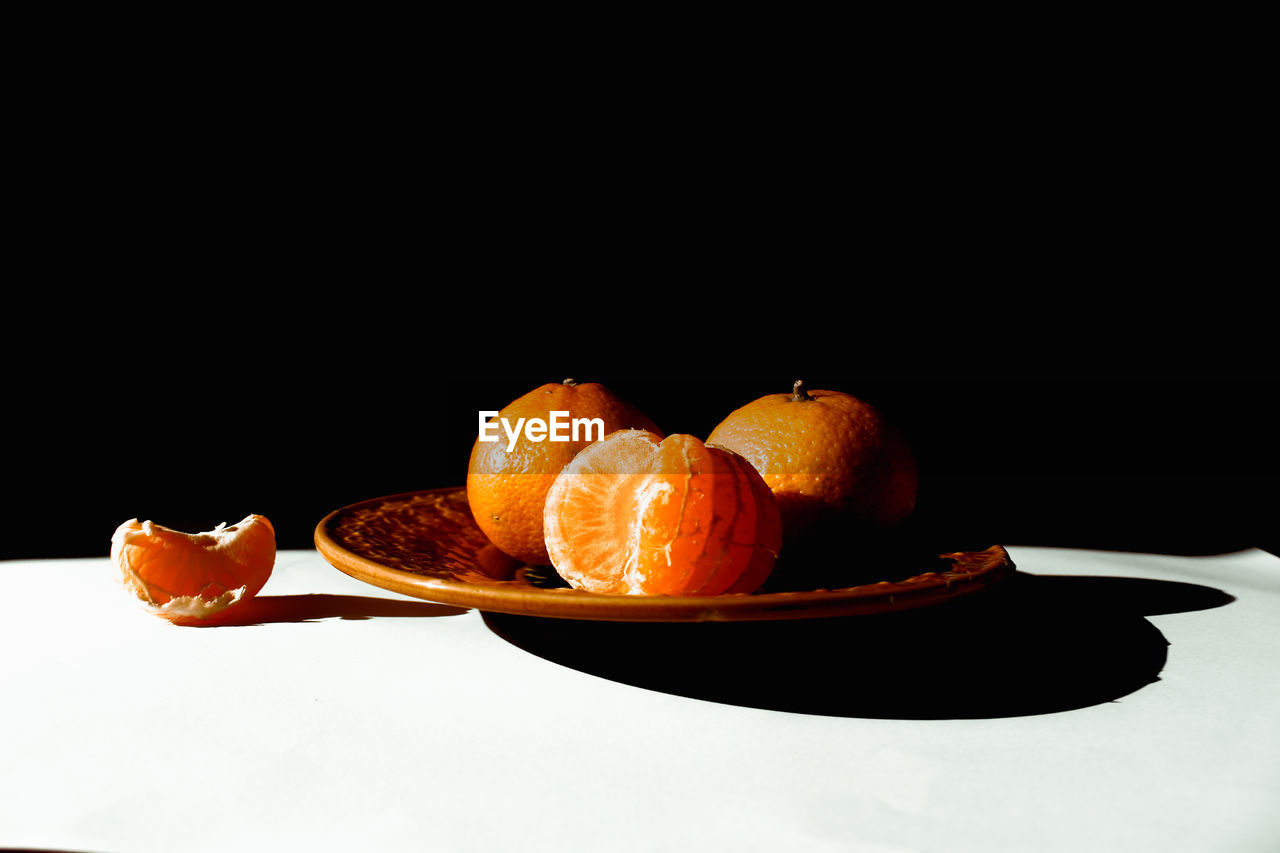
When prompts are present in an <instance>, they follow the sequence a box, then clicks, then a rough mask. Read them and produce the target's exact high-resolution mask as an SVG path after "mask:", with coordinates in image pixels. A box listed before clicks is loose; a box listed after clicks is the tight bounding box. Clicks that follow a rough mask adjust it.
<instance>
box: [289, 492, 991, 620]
mask: <svg viewBox="0 0 1280 853" xmlns="http://www.w3.org/2000/svg"><path fill="white" fill-rule="evenodd" d="M465 491H466V487H465V486H446V487H442V488H436V489H419V490H414V491H407V492H397V493H393V494H388V495H380V496H377V497H372V498H365V499H363V500H359V501H355V502H353V503H350V504H347V505H346V506H342V507H339V508H337V509H335V510H332V511H331V512H329V513H327V514H326V515H325V516H324V517H323V518H322V519H321V520H320V521H319V522H318V523H317V524H316V527H315V531H314V534H313V541H314V543H315V547H316V550H317V551H318V552H319V553H320V555H321V556H322V557H323V558H324V559H325V561H326V562H328V563H329V564H330V565H331V566H333V567H334V568H335V569H337V570H338V571H340V572H342V573H344V574H346V575H348V576H350V577H352V578H354V579H356V580H359V581H362V582H364V583H368V584H370V585H372V586H376V587H378V588H380V589H386V590H389V591H391V592H397V593H400V594H402V595H407V596H409V597H411V598H418V599H422V600H425V601H431V602H435V603H437V604H446V605H452V606H456V607H464V608H469V609H475V610H480V611H483V612H494V613H507V614H514V615H527V616H546V617H555V618H565V619H586V620H598V621H616V622H717V621H765V620H778V619H810V618H820V617H827V616H850V615H871V614H876V613H888V612H897V611H901V610H909V609H915V608H919V607H926V606H930V605H934V604H940V603H942V602H945V601H951V600H953V599H956V598H961V597H965V596H968V595H972V594H974V593H978V592H982V591H984V590H986V589H988V588H989V587H991V586H994V585H996V584H998V583H1000V582H1001V581H1003V580H1005V579H1006V578H1007V577H1009V576H1010V575H1012V574H1013V573H1014V572H1015V571H1016V566H1015V565H1014V562H1013V560H1012V558H1011V557H1010V556H1009V552H1008V550H1007V549H1006V548H1005V547H1004V546H1003V545H992V546H990V547H988V548H986V549H983V550H981V551H952V552H945V553H943V554H940V555H939V556H941V557H944V558H945V557H950V556H966V557H970V558H975V559H976V558H979V557H982V558H985V559H986V564H985V565H984V566H982V567H981V568H979V569H978V570H976V571H973V572H970V573H967V574H965V575H964V576H962V577H960V578H953V579H946V578H944V577H943V576H942V575H940V574H939V573H937V572H924V573H921V574H920V575H916V576H913V578H910V579H904V580H902V581H879V582H876V583H871V584H861V585H857V586H851V587H843V588H835V589H825V588H818V589H813V590H797V591H783V592H766V593H749V594H742V593H735V594H727V595H696V596H673V595H657V596H634V595H622V594H607V593H593V592H586V591H585V590H577V589H563V588H557V589H543V588H538V587H532V586H528V587H521V586H515V585H510V586H506V585H501V584H493V585H489V584H477V583H470V582H467V581H464V580H448V579H445V578H440V577H434V576H431V575H422V574H417V573H414V572H409V571H405V570H403V569H397V568H394V567H392V566H388V565H385V564H383V563H380V562H378V561H376V560H374V559H371V558H369V557H366V556H364V555H361V554H358V553H356V552H355V551H352V550H350V549H348V548H347V547H345V546H344V545H343V544H341V543H340V542H338V541H337V540H336V539H335V538H334V537H333V536H332V535H331V534H330V532H329V528H330V526H331V524H332V523H333V522H334V521H335V520H336V519H337V518H339V517H340V516H341V515H342V514H344V513H348V512H351V511H353V510H355V509H358V508H361V507H365V506H369V505H374V504H381V503H387V502H390V501H395V500H405V499H410V498H413V497H417V496H424V495H431V494H447V493H455V492H463V493H464V494H465ZM930 575H932V576H934V578H935V579H929V580H915V578H927V577H928V576H930ZM908 582H909V583H908ZM886 586H889V587H893V588H894V589H893V591H888V590H886V589H884V587H886Z"/></svg>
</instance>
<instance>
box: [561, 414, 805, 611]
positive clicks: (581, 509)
mask: <svg viewBox="0 0 1280 853" xmlns="http://www.w3.org/2000/svg"><path fill="white" fill-rule="evenodd" d="M543 519H544V527H545V530H546V545H547V553H548V555H549V556H550V558H551V564H552V565H553V566H554V567H555V569H556V571H557V572H558V573H559V574H560V576H561V577H563V578H564V579H565V580H566V581H568V582H569V585H570V586H573V587H575V588H577V589H581V590H585V591H587V592H599V593H615V594H623V595H719V594H721V593H739V592H741V593H747V592H754V591H755V590H756V589H758V588H759V587H760V585H761V584H763V583H764V581H765V580H766V579H767V578H768V576H769V574H770V572H771V571H772V569H773V565H774V561H775V560H776V559H777V556H778V550H779V548H780V547H781V545H782V525H781V520H780V517H779V514H778V508H777V506H776V504H775V502H774V498H773V495H772V494H771V493H770V491H769V488H768V486H766V485H765V482H764V480H763V479H762V478H761V477H760V475H759V474H758V473H757V472H756V470H755V469H754V468H753V467H752V466H751V464H750V463H749V462H748V461H747V460H746V459H744V458H743V457H741V456H739V455H738V454H736V453H733V452H730V451H727V450H723V449H721V448H716V447H709V446H708V445H706V444H703V443H702V442H701V441H699V440H698V439H697V438H695V437H693V436H691V435H679V434H678V435H672V436H668V437H667V438H665V439H663V438H661V437H659V436H657V435H654V434H653V433H651V432H647V431H645V430H619V431H618V432H615V433H613V434H611V435H608V436H606V437H605V438H604V439H603V440H601V441H597V442H595V443H594V444H591V445H589V446H588V447H586V448H585V449H583V450H582V451H580V452H579V453H578V455H577V456H575V457H574V458H573V460H572V461H571V462H569V464H568V465H566V466H565V467H564V469H563V470H561V471H560V473H559V475H558V476H556V478H555V481H554V482H553V483H552V485H551V488H550V490H549V491H548V493H547V499H546V505H545V507H544V512H543Z"/></svg>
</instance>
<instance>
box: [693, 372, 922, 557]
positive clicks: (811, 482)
mask: <svg viewBox="0 0 1280 853" xmlns="http://www.w3.org/2000/svg"><path fill="white" fill-rule="evenodd" d="M707 443H708V444H714V445H716V446H718V447H724V448H727V449H729V450H733V451H735V452H737V453H739V454H741V455H742V456H744V457H746V459H747V460H749V461H750V462H751V464H752V465H753V466H754V467H755V469H756V470H757V471H759V472H760V475H761V476H762V477H763V478H764V481H765V482H766V483H767V484H768V485H769V489H770V490H771V491H772V492H773V495H774V497H775V498H776V499H777V502H778V509H779V511H780V512H781V514H782V524H783V530H784V532H785V533H787V534H788V535H790V534H793V533H798V532H803V531H806V530H809V529H812V528H813V527H814V526H816V525H819V524H822V523H825V522H830V521H832V520H836V521H841V522H850V521H855V522H858V523H859V524H861V525H864V526H866V527H868V528H870V529H882V530H883V529H888V528H891V527H893V526H895V525H897V524H898V523H899V522H901V521H902V520H903V519H905V518H906V517H907V516H908V515H910V514H911V512H912V510H913V509H914V508H915V503H916V495H917V491H918V488H919V476H918V472H917V469H916V462H915V457H914V455H913V454H912V452H911V448H910V447H909V446H908V444H907V442H906V440H905V438H904V437H903V436H902V434H901V433H900V432H899V431H898V430H897V429H895V428H894V427H893V426H892V425H891V424H889V423H888V422H887V421H886V420H885V419H884V417H883V415H882V414H881V413H880V412H879V411H878V410H877V409H876V408H875V407H874V406H871V405H870V404H868V403H865V402H863V401H861V400H859V399H857V398H856V397H854V396H852V395H850V394H845V393H842V392H839V391H806V390H805V388H804V383H803V382H800V381H797V382H796V383H795V386H794V388H793V389H792V393H790V394H770V395H767V396H764V397H761V398H759V399H758V400H754V401H752V402H750V403H747V404H746V405H745V406H742V407H741V408H739V409H737V410H735V411H734V412H732V413H731V414H730V415H729V416H728V417H726V418H725V419H724V420H723V421H721V422H720V424H719V425H718V426H716V428H715V429H713V430H712V431H711V434H710V435H709V436H708V437H707Z"/></svg>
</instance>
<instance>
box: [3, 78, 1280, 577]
mask: <svg viewBox="0 0 1280 853" xmlns="http://www.w3.org/2000/svg"><path fill="white" fill-rule="evenodd" d="M1028 91H1029V90H1028ZM1055 93H1056V94H1055ZM775 94H776V93H775ZM1022 94H1023V95H1026V94H1028V92H1023V93H1022ZM1039 94H1040V95H1041V96H1043V98H1047V100H1041V101H1036V100H1035V99H1030V98H1021V99H1018V98H1013V97H1012V95H1010V97H1008V98H1004V99H1003V100H1001V99H996V100H993V101H991V102H989V103H987V104H986V106H985V107H983V106H982V105H979V104H976V103H975V102H974V101H973V100H972V99H969V98H960V97H954V98H941V97H940V98H939V99H936V103H934V104H933V106H934V107H936V108H937V110H935V111H933V112H929V111H925V112H923V113H921V112H919V111H915V112H912V111H910V110H907V109H906V108H905V106H904V105H906V104H908V103H914V102H908V101H901V100H899V101H894V100H893V99H892V98H890V97H888V96H887V95H886V96H885V98H884V99H883V100H882V101H879V102H877V103H876V104H863V105H862V106H861V107H860V109H865V111H866V112H865V113H864V112H857V111H855V114H849V113H848V111H845V112H841V111H838V110H832V109H829V106H830V104H828V103H826V102H823V101H822V100H821V99H819V98H817V97H816V96H815V98H813V99H811V100H807V101H804V102H803V103H801V102H796V103H794V104H791V106H790V107H788V109H787V110H785V111H784V112H785V119H786V121H777V120H774V121H769V122H764V123H762V124H750V126H749V127H748V126H747V125H743V124H741V123H738V124H734V122H732V121H730V120H729V117H728V116H727V115H726V116H721V117H720V118H717V119H714V120H713V119H712V118H710V117H708V116H705V115H703V114H702V113H701V112H698V111H696V110H695V111H691V112H688V113H681V114H680V115H679V116H675V117H673V116H668V119H674V118H678V119H679V120H678V121H676V122H675V123H674V124H673V123H671V122H670V121H668V122H667V123H665V124H663V123H653V124H648V125H644V126H633V125H632V124H628V119H627V116H628V115H629V114H628V113H625V112H617V111H608V110H604V111H602V112H601V113H600V114H599V115H598V116H597V118H596V119H595V120H593V121H591V122H587V121H586V120H585V119H583V118H582V117H581V116H579V117H578V118H577V119H571V117H569V116H564V117H562V118H563V121H559V120H557V121H550V122H548V121H545V120H544V123H543V124H542V125H540V126H541V127H543V129H544V130H546V131H547V132H546V133H538V132H534V129H533V128H532V126H526V125H518V124H513V125H512V126H511V127H509V128H507V129H506V132H504V133H494V132H481V131H480V130H479V126H473V125H471V124H468V123H465V122H463V123H449V124H447V125H445V124H437V125H431V127H434V128H435V131H433V132H432V133H426V132H425V131H424V129H423V127H422V126H421V125H415V124H410V123H408V122H407V121H405V120H404V115H403V113H400V112H397V113H386V114H382V113H377V112H376V111H371V112H369V113H368V114H367V115H365V116H364V117H363V118H362V123H361V124H360V126H359V128H360V132H359V133H356V132H355V130H353V129H351V128H348V129H347V130H346V131H342V130H341V129H338V128H334V127H333V126H332V125H331V124H324V125H323V129H324V130H325V133H315V132H313V131H316V130H317V129H318V127H319V126H318V125H309V124H308V122H307V121H306V115H305V112H306V111H305V109H302V111H301V112H299V113H297V114H295V115H292V116H290V117H285V118H282V117H279V116H276V115H275V114H274V113H272V112H271V111H270V110H262V111H260V112H255V113H254V114H253V116H252V119H253V122H254V124H253V127H254V128H255V132H254V134H253V135H252V136H251V137H250V136H246V135H244V134H243V133H237V132H236V128H239V129H240V130H241V131H243V130H244V129H245V128H247V127H248V125H247V124H245V123H244V121H241V123H239V124H236V123H230V124H228V125H226V126H224V127H223V128H222V129H221V130H219V129H218V128H216V127H209V126H207V124H202V123H201V122H200V116H199V115H196V114H194V113H192V114H189V115H188V114H178V113H180V112H181V111H180V110H178V111H177V112H175V113H168V114H166V118H165V122H164V123H163V124H164V129H165V134H164V135H163V136H160V137H156V138H155V139H153V140H152V142H151V144H148V145H146V146H144V147H139V146H137V145H133V144H130V143H129V141H128V139H129V138H133V137H129V138H124V137H121V138H117V137H114V136H112V135H111V134H109V133H105V132H104V133H101V134H99V135H98V137H96V139H95V143H94V146H92V147H91V148H90V149H89V151H88V152H87V154H88V155H92V156H87V155H86V152H85V151H83V150H81V151H79V153H78V154H77V156H71V154H72V153H76V152H69V151H68V149H64V148H59V147H58V146H57V144H54V143H51V145H52V149H51V150H52V154H53V156H52V159H54V160H56V161H57V168H56V169H52V168H51V169H48V170H46V171H44V172H42V173H41V175H42V178H41V180H42V184H41V191H40V192H39V193H33V194H31V195H30V196H27V197H25V198H24V200H23V204H24V205H25V207H24V213H25V215H24V216H23V217H22V218H21V223H20V224H19V225H18V226H17V227H16V228H15V231H14V233H13V234H12V235H11V236H12V238H13V240H12V242H13V243H14V244H15V245H17V246H19V251H20V252H21V255H22V258H23V259H24V261H25V263H24V264H15V265H14V276H13V279H14V281H13V285H12V287H11V289H10V291H9V293H8V295H7V304H6V306H5V307H6V310H5V325H6V334H5V335H4V339H3V352H4V363H5V371H6V372H5V377H6V379H5V381H6V388H5V393H4V400H5V422H6V426H7V433H8V439H7V442H8V452H7V454H6V472H5V474H6V489H5V503H6V508H5V509H6V511H5V516H4V517H5V520H6V532H5V535H4V536H3V538H2V539H0V542H3V544H2V545H0V556H4V557H11V558H12V557H49V556H94V555H105V554H106V553H107V552H108V548H109V540H110V536H111V533H112V531H113V530H114V529H115V527H116V526H117V525H118V524H120V523H121V522H123V521H125V520H127V519H129V518H133V517H138V518H140V519H151V520H153V521H156V522H157V523H161V524H167V525H170V526H174V527H178V528H180V529H189V530H197V529H207V527H209V526H212V525H214V524H216V523H217V522H220V521H226V522H228V523H230V522H233V521H236V520H238V519H239V518H241V517H243V516H244V515H245V514H248V513H261V514H264V515H267V516H268V517H269V518H271V519H272V521H273V522H274V523H275V526H276V530H277V536H278V544H279V545H280V547H282V548H306V547H310V545H311V537H312V532H313V529H314V527H315V524H316V523H317V522H318V521H319V520H320V518H321V517H323V515H324V514H325V513H327V512H329V511H330V510H333V509H336V508H338V507H341V506H343V505H346V504H348V503H351V502H354V501H358V500H361V499H364V498H369V497H375V496H378V495H382V494H390V493H396V492H401V491H410V490H416V489H425V488H433V487H439V486H450V485H460V484H462V482H463V480H464V477H465V471H466V463H467V458H468V454H469V451H470V447H471V444H472V442H473V441H474V438H475V430H476V412H477V411H479V410H481V409H499V408H501V407H502V406H504V405H506V404H507V403H508V402H510V401H511V400H512V399H514V398H515V397H517V396H519V395H521V394H523V393H525V392H526V391H528V390H530V389H532V388H534V387H536V386H537V385H539V384H541V383H543V382H548V381H559V380H561V379H563V378H566V377H569V376H572V377H574V378H577V379H579V380H582V381H599V382H603V383H604V384H606V385H608V386H610V387H611V388H612V389H614V391H615V392H616V393H618V394H620V395H621V396H623V397H624V398H626V399H628V400H630V401H631V402H633V403H634V404H635V405H637V406H638V407H640V408H641V409H642V410H644V411H645V412H646V413H648V414H649V416H650V417H651V418H653V419H654V420H655V421H656V422H657V423H658V424H659V426H661V427H662V428H663V429H664V430H666V431H667V432H687V433H692V434H695V435H698V436H700V437H705V436H706V435H707V433H708V432H709V431H710V430H711V428H712V427H713V426H714V425H715V424H716V423H717V422H718V421H719V420H720V419H721V418H722V417H724V416H725V415H726V414H728V413H729V412H730V411H731V410H732V409H733V408H735V407H737V406H739V405H741V404H743V403H746V402H748V401H749V400H751V399H754V398H755V397H758V396H761V395H763V394H767V393H775V392H780V391H785V390H787V389H788V388H789V387H790V385H791V383H792V381H794V379H796V378H803V379H804V380H805V381H806V382H807V383H808V384H809V385H810V387H816V388H829V389H834V390H841V391H845V392H848V393H851V394H854V395H855V396H859V397H861V398H863V399H865V400H867V401H868V402H871V403H873V404H875V405H877V406H879V407H880V408H881V409H882V410H883V411H884V413H885V414H886V415H887V416H888V417H889V419H890V420H892V421H893V422H895V423H896V424H897V425H898V426H899V427H901V428H902V429H903V430H904V431H905V432H906V434H907V436H908V438H909V439H910V441H911V443H912V445H913V446H914V448H915V450H916V453H917V456H918V459H919V463H920V468H921V474H922V487H921V497H920V508H919V512H921V513H923V514H925V515H926V517H927V518H929V519H930V520H931V521H932V522H933V523H935V524H937V525H939V526H940V529H943V530H945V531H947V532H948V534H949V535H950V536H952V537H953V538H954V540H955V541H956V543H957V545H961V544H970V543H976V544H989V543H991V542H1000V543H1004V544H1027V545H1064V546H1082V547H1099V548H1117V549H1139V550H1154V551H1177V552H1184V553H1211V552H1218V551H1225V550H1232V549H1236V548H1241V547H1250V546H1262V547H1267V548H1271V549H1274V548H1275V547H1276V544H1277V532H1276V529H1277V525H1276V523H1275V520H1276V518H1277V497H1276V495H1277V488H1278V486H1277V482H1278V479H1277V478H1278V477H1280V462H1278V457H1277V451H1276V449H1275V444H1276V442H1275V435H1276V432H1277V415H1276V403H1277V400H1278V399H1280V394H1278V393H1277V392H1278V390H1280V388H1278V383H1277V380H1278V378H1280V369H1277V368H1278V367H1280V358H1277V351H1276V347H1275V345H1274V340H1275V324H1274V320H1273V317H1274V306H1273V305H1272V304H1271V301H1270V299H1269V296H1268V292H1267V291H1268V289H1273V288H1274V283H1273V282H1270V281H1267V280H1266V279H1265V278H1264V277H1263V276H1261V275H1260V273H1259V272H1258V270H1259V267H1258V265H1257V263H1256V261H1257V258H1256V257H1255V255H1256V251H1255V250H1256V249H1257V248H1258V246H1257V242H1258V237H1259V235H1260V231H1259V226H1258V224H1257V223H1258V220H1257V219H1256V218H1255V217H1253V216H1252V215H1250V214H1249V212H1248V207H1247V205H1245V204H1242V203H1241V200H1242V198H1245V199H1247V197H1248V196H1249V195H1250V194H1251V190H1250V189H1249V187H1250V184H1249V179H1250V178H1249V173H1248V170H1247V168H1246V166H1245V163H1246V162H1247V159H1248V158H1247V155H1248V153H1249V152H1248V145H1249V140H1250V139H1253V138H1254V136H1253V135H1252V134H1251V133H1250V132H1248V128H1247V127H1244V126H1243V124H1242V123H1247V118H1241V117H1237V114H1236V113H1232V112H1231V111H1229V110H1226V109H1225V108H1220V105H1218V106H1215V104H1216V102H1212V103H1211V99H1208V100H1206V99H1201V100H1200V101H1199V102H1197V103H1192V102H1190V101H1188V98H1192V97H1193V95H1194V93H1191V92H1189V91H1184V90H1179V91H1178V92H1177V93H1176V94H1177V97H1174V94H1175V93H1173V92H1172V91H1170V92H1168V93H1166V97H1165V98H1164V99H1163V100H1162V99H1160V98H1155V97H1154V96H1152V97H1144V99H1143V101H1142V108H1141V109H1140V110H1138V109H1137V108H1136V107H1132V105H1130V104H1129V102H1128V101H1126V100H1124V99H1117V100H1113V101H1111V102H1103V101H1082V100H1073V99H1072V98H1068V97H1066V91H1065V90H1061V89H1055V90H1054V91H1050V92H1047V93H1045V92H1041V93H1039ZM786 100H787V99H786V98H782V99H780V100H776V101H775V102H774V109H775V112H774V113H773V115H774V117H775V119H777V118H778V117H779V116H781V115H782V114H781V113H778V112H777V110H781V109H782V101H786ZM305 106H306V105H303V107H305ZM740 106H742V105H741V104H740ZM944 107H945V109H943V108H944ZM962 107H963V109H962ZM1193 108H1196V109H1199V110H1201V112H1202V113H1203V112H1204V111H1209V110H1215V111H1216V112H1214V122H1215V123H1214V124H1212V131H1213V132H1212V133H1211V134H1210V133H1208V131H1207V128H1209V127H1210V125H1204V124H1201V125H1198V127H1199V128H1200V130H1199V132H1198V134H1197V133H1194V132H1192V131H1191V130H1190V129H1188V127H1187V124H1186V121H1185V118H1186V116H1187V114H1188V113H1187V111H1188V110H1189V109H1193ZM176 109H177V108H175V110H176ZM966 110H978V111H979V112H977V113H974V112H966ZM143 112H145V111H143ZM143 112H139V113H138V114H133V115H130V116H123V114H121V115H118V116H117V115H113V116H111V117H110V118H111V122H109V123H108V124H107V125H104V127H106V126H117V127H120V126H125V125H124V123H123V122H124V118H130V119H131V120H133V121H135V122H136V123H137V124H136V127H135V126H134V125H128V127H130V128H132V129H134V130H136V129H137V128H138V127H159V125H158V124H157V123H156V120H155V117H154V116H151V115H150V114H149V113H148V114H145V115H144V114H143ZM1246 115H1247V114H1245V113H1241V114H1239V116H1246ZM544 118H545V117H544ZM241 119H244V120H247V119H246V117H245V116H241ZM722 119H723V121H722ZM841 119H843V121H842V120H841ZM888 119H893V120H892V121H890V120H888ZM104 120H105V119H104ZM557 122H559V123H557ZM112 123H114V124H112ZM488 127H489V128H490V129H491V130H492V123H490V124H489V125H488ZM735 128H736V130H735ZM677 129H678V130H679V133H677V132H676V131H677ZM553 130H554V131H555V132H554V133H552V132H551V131H553ZM747 130H750V132H746V131H747ZM197 131H198V132H197ZM205 131H209V134H206V133H205ZM588 131H589V132H588ZM210 134H212V135H210ZM428 138H429V139H430V140H431V141H432V142H433V143H434V144H436V145H437V146H438V147H436V148H434V149H432V150H431V151H430V156H428V152H427V149H426V148H425V147H424V143H425V141H426V140H427V139H428ZM570 140H571V141H572V143H573V144H568V142H569V141H570ZM1228 150H1230V151H1231V152H1234V154H1235V155H1237V156H1231V157H1228V156H1223V155H1224V152H1227V151H1228ZM60 153H63V154H66V156H62V157H59V156H58V155H59V154H60ZM1264 268H1265V267H1264Z"/></svg>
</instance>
